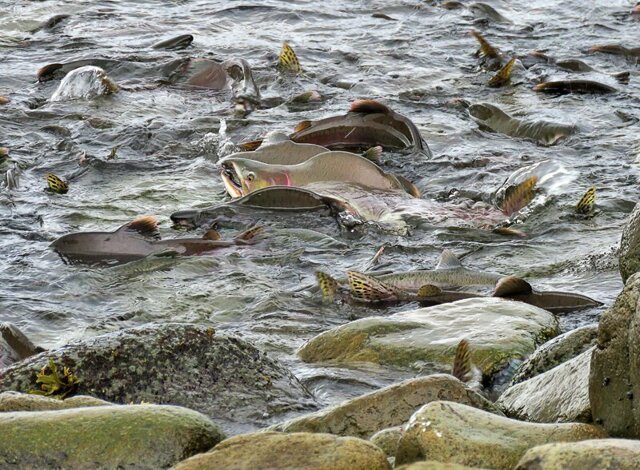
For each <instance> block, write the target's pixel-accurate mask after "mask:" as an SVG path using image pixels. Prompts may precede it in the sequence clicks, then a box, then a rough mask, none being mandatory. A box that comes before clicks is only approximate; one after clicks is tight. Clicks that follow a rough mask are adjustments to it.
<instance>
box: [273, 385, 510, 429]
mask: <svg viewBox="0 0 640 470" xmlns="http://www.w3.org/2000/svg"><path fill="white" fill-rule="evenodd" d="M435 400H447V401H455V402H457V403H464V404H466V405H469V406H475V407H477V408H481V409H484V410H488V411H491V412H495V413H500V411H499V410H498V409H497V408H496V406H495V405H493V403H491V402H489V401H488V400H487V399H485V398H484V397H482V396H481V395H479V394H478V393H477V392H475V391H473V390H471V389H469V388H467V387H466V386H465V385H464V384H463V383H462V382H460V381H459V380H458V379H456V378H455V377H453V376H452V375H448V374H435V375H429V376H427V377H419V378H416V379H410V380H405V381H404V382H400V383H398V384H393V385H390V386H388V387H384V388H382V389H380V390H376V391H374V392H371V393H367V394H365V395H362V396H360V397H357V398H353V399H351V400H347V401H346V402H344V403H341V404H339V405H336V406H332V407H329V408H326V409H324V410H320V411H317V412H315V413H311V414H308V415H304V416H300V417H299V418H294V419H292V420H290V421H286V422H284V423H280V424H277V425H275V426H272V427H271V428H270V429H271V430H273V431H284V432H324V433H329V434H337V435H339V436H355V437H362V438H365V439H366V438H368V437H369V436H371V435H372V434H374V433H375V432H377V431H379V430H381V429H383V428H388V427H391V426H398V425H401V424H404V423H405V422H407V421H408V420H409V418H410V417H411V415H412V414H413V413H415V412H416V410H418V408H420V407H421V406H422V405H424V404H425V403H429V402H431V401H435Z"/></svg>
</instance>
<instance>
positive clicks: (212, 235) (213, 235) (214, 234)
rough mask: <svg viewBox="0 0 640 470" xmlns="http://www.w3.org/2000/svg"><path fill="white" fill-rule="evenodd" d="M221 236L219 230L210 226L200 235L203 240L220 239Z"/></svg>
mask: <svg viewBox="0 0 640 470" xmlns="http://www.w3.org/2000/svg"><path fill="white" fill-rule="evenodd" d="M221 238H222V237H221V236H220V232H218V231H217V230H216V229H215V228H210V229H209V230H207V231H206V232H205V233H204V235H202V239H203V240H220V239H221Z"/></svg>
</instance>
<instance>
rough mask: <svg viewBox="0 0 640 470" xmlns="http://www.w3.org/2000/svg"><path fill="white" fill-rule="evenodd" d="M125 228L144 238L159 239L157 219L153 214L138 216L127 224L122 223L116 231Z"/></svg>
mask: <svg viewBox="0 0 640 470" xmlns="http://www.w3.org/2000/svg"><path fill="white" fill-rule="evenodd" d="M120 230H125V231H127V232H136V233H137V234H139V235H142V236H143V237H145V238H151V239H153V240H160V232H159V231H158V219H157V218H156V216H155V215H143V216H140V217H138V218H136V219H134V220H132V221H131V222H129V223H128V224H124V225H123V226H122V227H120V228H119V229H118V230H117V231H118V232H119V231H120Z"/></svg>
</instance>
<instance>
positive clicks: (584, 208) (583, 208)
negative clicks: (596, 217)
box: [576, 186, 596, 215]
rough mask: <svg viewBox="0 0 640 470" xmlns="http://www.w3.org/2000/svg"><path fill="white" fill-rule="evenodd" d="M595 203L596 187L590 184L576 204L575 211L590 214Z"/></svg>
mask: <svg viewBox="0 0 640 470" xmlns="http://www.w3.org/2000/svg"><path fill="white" fill-rule="evenodd" d="M595 203H596V187H595V186H591V187H590V188H589V189H588V190H587V192H586V193H584V196H582V198H581V199H580V201H578V204H576V212H577V213H578V214H585V215H586V214H591V213H592V212H593V207H594V205H595Z"/></svg>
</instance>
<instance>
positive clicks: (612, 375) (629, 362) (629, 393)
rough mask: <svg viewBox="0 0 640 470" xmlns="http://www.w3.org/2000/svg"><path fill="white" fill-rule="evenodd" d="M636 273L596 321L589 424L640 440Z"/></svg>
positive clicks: (639, 323)
mask: <svg viewBox="0 0 640 470" xmlns="http://www.w3.org/2000/svg"><path fill="white" fill-rule="evenodd" d="M639 299H640V274H634V275H633V276H631V277H630V278H629V279H628V280H627V283H626V284H625V286H624V289H623V290H622V293H621V294H620V295H618V298H617V299H616V301H615V303H614V304H613V305H612V306H611V307H609V308H608V309H607V310H606V311H605V312H604V313H603V314H602V317H601V318H600V326H599V328H598V343H597V345H596V349H595V350H594V351H593V355H592V356H591V373H590V377H589V400H590V402H591V413H592V415H593V421H594V422H595V423H598V424H601V425H602V426H603V427H604V428H605V429H606V430H607V431H608V432H609V434H611V435H612V436H616V437H630V438H636V439H637V438H640V405H639V404H638V400H640V307H639V306H638V301H639Z"/></svg>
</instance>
